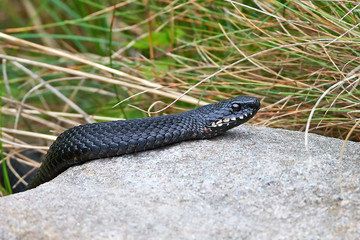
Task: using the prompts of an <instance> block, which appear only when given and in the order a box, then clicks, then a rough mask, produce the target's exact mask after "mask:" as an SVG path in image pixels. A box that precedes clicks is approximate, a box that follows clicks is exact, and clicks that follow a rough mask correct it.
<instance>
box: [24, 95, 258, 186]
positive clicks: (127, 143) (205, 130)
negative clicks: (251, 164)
mask: <svg viewBox="0 0 360 240" xmlns="http://www.w3.org/2000/svg"><path fill="white" fill-rule="evenodd" d="M259 107H260V102H259V100H258V99H257V98H254V97H245V96H239V97H235V98H231V99H228V100H225V101H222V102H219V103H216V104H209V105H205V106H202V107H199V108H196V109H194V110H191V111H188V112H183V113H178V114H171V115H165V116H160V117H150V118H140V119H132V120H120V121H111V122H101V123H91V124H85V125H80V126H77V127H74V128H71V129H68V130H66V131H64V132H63V133H62V134H60V135H59V137H58V138H57V139H56V140H55V142H54V143H53V144H52V145H51V146H50V148H49V151H48V152H47V154H46V157H45V160H44V161H43V163H42V165H41V167H40V169H39V171H38V173H37V174H36V176H35V178H34V179H33V181H32V182H31V183H30V184H29V186H28V189H31V188H35V187H37V186H38V185H40V184H42V183H45V182H47V181H50V180H51V179H53V178H55V177H56V176H57V175H59V174H60V173H61V172H63V171H65V170H66V169H67V168H69V167H71V166H73V165H78V164H82V163H85V162H87V161H90V160H93V159H100V158H107V157H114V156H121V155H124V154H128V153H134V152H139V151H145V150H150V149H155V148H159V147H162V146H166V145H170V144H173V143H177V142H181V141H185V140H190V139H204V138H211V137H214V136H217V135H219V134H222V133H224V132H225V131H227V130H229V129H230V128H233V127H236V126H238V125H240V124H242V123H244V122H246V121H248V120H249V119H250V118H252V117H253V116H254V115H255V114H256V112H257V111H258V109H259Z"/></svg>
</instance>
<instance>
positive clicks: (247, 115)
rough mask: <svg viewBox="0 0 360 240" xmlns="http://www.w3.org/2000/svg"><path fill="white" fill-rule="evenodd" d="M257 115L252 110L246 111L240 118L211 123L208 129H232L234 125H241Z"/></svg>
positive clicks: (255, 111)
mask: <svg viewBox="0 0 360 240" xmlns="http://www.w3.org/2000/svg"><path fill="white" fill-rule="evenodd" d="M256 113H257V110H256V109H254V110H253V111H251V110H250V111H247V112H244V113H243V114H241V115H240V116H233V117H231V118H224V119H220V120H217V121H213V122H212V123H211V124H210V126H209V127H210V128H220V127H228V126H230V127H233V126H234V125H239V124H242V123H244V122H246V121H248V120H249V119H251V118H252V117H253V116H254V115H255V114H256Z"/></svg>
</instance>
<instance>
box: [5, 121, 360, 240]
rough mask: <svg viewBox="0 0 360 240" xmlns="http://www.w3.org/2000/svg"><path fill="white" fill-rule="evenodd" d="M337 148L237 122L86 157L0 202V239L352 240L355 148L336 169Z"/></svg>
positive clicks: (357, 172) (359, 228) (357, 194)
mask: <svg viewBox="0 0 360 240" xmlns="http://www.w3.org/2000/svg"><path fill="white" fill-rule="evenodd" d="M342 144H343V141H341V140H338V139H332V138H326V137H322V136H318V135H314V134H311V135H310V150H309V152H307V151H306V150H305V148H304V134H303V133H300V132H293V131H286V130H280V129H270V128H264V127H253V126H247V125H245V126H242V127H239V128H237V129H234V130H232V131H229V132H228V133H227V134H225V135H223V136H221V137H218V138H216V139H211V140H203V141H190V142H184V143H181V144H177V145H173V146H170V147H166V148H163V149H159V150H154V151H148V152H143V153H138V154H132V155H127V156H123V157H118V158H113V159H103V160H96V161H92V162H90V163H87V164H84V165H81V166H77V167H73V168H71V169H69V170H67V171H66V172H64V173H63V174H61V175H60V176H58V177H57V178H55V179H54V180H53V181H51V182H48V183H46V184H43V185H41V186H40V187H38V188H36V189H33V190H31V191H26V192H23V193H19V194H15V195H12V196H7V197H3V198H1V199H0V206H1V211H0V219H1V221H0V223H1V224H0V239H356V238H359V236H360V200H359V199H360V188H359V187H360V167H359V165H360V144H359V143H355V142H348V143H347V145H346V150H345V153H344V157H343V159H342V162H341V167H340V169H339V166H340V163H339V153H340V149H341V146H342ZM310 156H311V159H310V158H309V157H310ZM339 174H340V175H341V181H340V177H339V176H340V175H339Z"/></svg>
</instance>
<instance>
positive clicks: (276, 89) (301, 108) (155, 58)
mask: <svg viewBox="0 0 360 240" xmlns="http://www.w3.org/2000/svg"><path fill="white" fill-rule="evenodd" d="M0 13H1V14H0V22H1V24H0V59H1V60H2V65H1V68H0V71H1V78H0V79H1V101H2V102H1V114H2V115H1V126H2V136H1V141H0V143H1V144H2V145H1V149H2V159H3V160H4V159H5V160H6V161H7V165H8V166H7V169H8V172H11V173H12V174H15V175H16V174H17V173H16V172H15V173H14V171H13V170H14V167H13V166H12V164H11V162H12V161H10V160H9V159H10V158H12V159H16V161H18V162H21V163H23V164H25V165H27V166H29V167H31V170H30V172H33V171H34V170H35V169H36V168H37V167H38V166H39V163H38V162H36V161H35V160H34V159H31V157H29V156H28V155H26V154H24V153H23V151H24V150H29V149H31V150H35V151H36V152H40V153H41V154H44V153H46V149H47V146H49V145H50V144H51V141H53V140H54V139H55V138H56V136H57V135H58V134H59V133H60V132H62V131H64V130H65V129H67V128H69V127H72V126H75V125H78V124H83V123H87V122H93V121H108V120H115V119H131V118H138V117H146V116H148V115H151V116H156V115H161V114H170V113H177V112H182V111H186V110H190V109H193V108H195V107H196V106H197V105H204V104H206V103H213V102H217V101H220V100H223V99H226V98H230V97H233V96H237V95H250V96H255V97H258V98H259V99H261V103H262V109H261V111H260V112H259V113H258V114H257V116H256V117H255V118H254V119H253V120H252V121H251V124H255V125H260V126H269V127H280V128H286V129H292V130H300V131H305V130H306V129H307V128H308V129H309V131H310V132H314V133H318V134H322V135H325V136H330V137H336V138H341V139H350V140H354V141H360V128H359V126H358V123H359V121H358V120H359V116H360V114H359V105H360V100H359V97H360V95H359V93H360V89H359V86H358V85H359V73H360V67H359V63H360V40H359V35H360V21H359V20H360V3H358V2H357V1H285V0H265V1H246V0H243V1H240V0H237V1H223V0H221V1H220V0H212V1H211V0H209V1H200V0H199V1H196V0H192V1H191V0H190V1H168V0H160V1H151V0H144V1H135V0H128V1H115V0H114V1H100V0H93V1H88V0H78V1H60V0H45V1H40V0H32V1H30V0H21V1H9V0H5V1H0ZM182 96H183V97H182ZM299 147H301V146H299ZM340 147H341V146H340ZM339 151H340V149H339ZM3 163H4V164H2V166H3V171H2V172H3V173H5V172H6V171H5V170H4V169H5V161H3ZM30 172H27V173H24V175H21V174H17V178H18V179H20V180H18V182H17V183H21V182H23V183H25V180H24V177H26V176H28V175H29V174H30ZM5 175H6V173H5ZM5 178H6V176H5ZM3 185H5V186H4V187H2V188H1V189H0V190H2V191H3V192H7V193H9V192H11V190H9V183H6V181H5V183H3Z"/></svg>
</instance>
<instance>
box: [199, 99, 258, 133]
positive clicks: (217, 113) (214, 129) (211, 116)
mask: <svg viewBox="0 0 360 240" xmlns="http://www.w3.org/2000/svg"><path fill="white" fill-rule="evenodd" d="M259 108H260V101H259V100H258V99H257V98H255V97H247V96H239V97H235V98H231V99H228V100H225V101H222V102H219V103H216V104H210V105H206V106H204V107H201V108H199V109H201V112H202V114H204V115H203V116H204V119H205V122H204V123H203V124H204V127H202V128H201V132H200V134H199V136H198V137H201V138H208V137H213V136H216V135H219V134H221V133H223V132H225V131H227V130H229V129H231V128H233V127H236V126H238V125H240V124H242V123H245V122H247V121H248V120H249V119H251V118H252V117H253V116H254V115H255V114H256V113H257V111H258V110H259ZM204 111H205V112H206V113H205V112H204Z"/></svg>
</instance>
